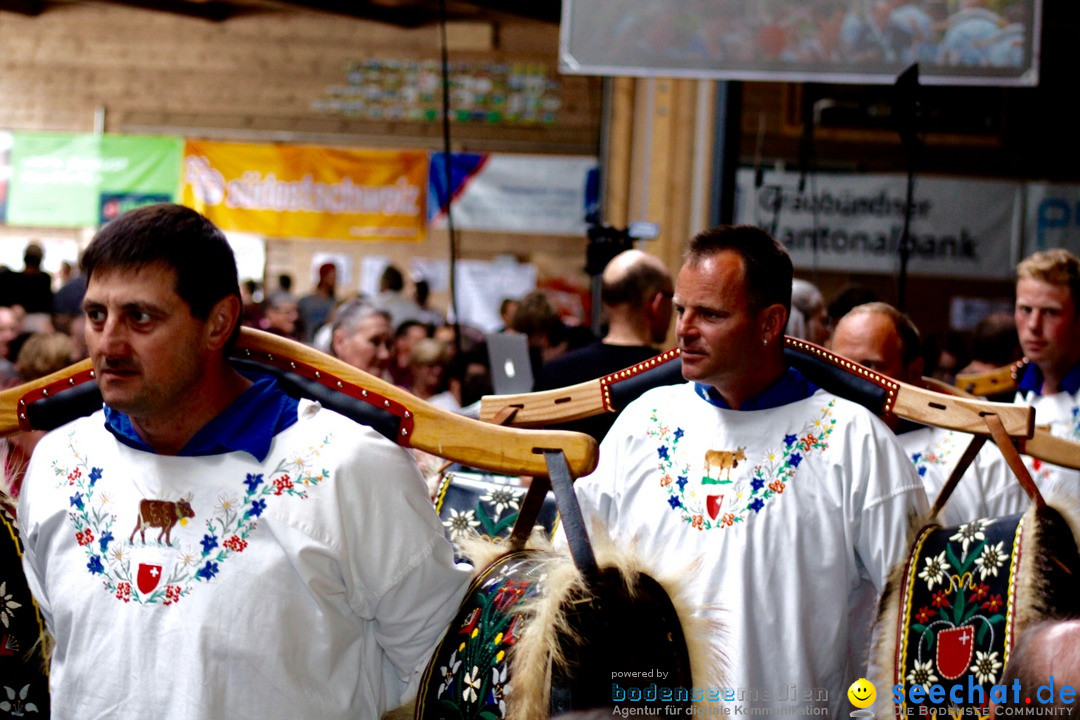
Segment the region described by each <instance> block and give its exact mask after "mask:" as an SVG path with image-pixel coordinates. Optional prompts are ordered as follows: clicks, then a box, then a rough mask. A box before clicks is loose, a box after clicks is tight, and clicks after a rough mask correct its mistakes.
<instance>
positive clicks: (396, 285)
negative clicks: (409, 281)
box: [379, 265, 405, 292]
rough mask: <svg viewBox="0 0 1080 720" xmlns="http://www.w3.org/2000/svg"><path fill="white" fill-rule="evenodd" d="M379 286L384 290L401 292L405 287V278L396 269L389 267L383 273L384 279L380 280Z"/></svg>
mask: <svg viewBox="0 0 1080 720" xmlns="http://www.w3.org/2000/svg"><path fill="white" fill-rule="evenodd" d="M379 286H380V289H382V290H389V291H390V292H401V289H402V288H403V287H405V278H404V276H402V274H401V271H400V270H398V269H397V268H396V267H394V266H393V265H387V266H386V269H385V270H383V271H382V277H380V278H379Z"/></svg>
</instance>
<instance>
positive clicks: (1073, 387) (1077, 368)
mask: <svg viewBox="0 0 1080 720" xmlns="http://www.w3.org/2000/svg"><path fill="white" fill-rule="evenodd" d="M1042 386H1043V374H1042V370H1040V369H1039V366H1038V365H1036V364H1035V363H1028V366H1027V368H1026V369H1025V370H1024V374H1023V376H1022V377H1021V378H1020V385H1019V390H1020V392H1021V393H1023V394H1025V395H1026V394H1027V393H1029V392H1033V393H1035V394H1036V395H1042ZM1061 390H1062V391H1063V392H1067V393H1068V394H1070V395H1075V394H1076V393H1077V392H1080V363H1077V364H1075V365H1073V366H1072V367H1071V368H1069V372H1067V373H1065V377H1064V378H1062V379H1061Z"/></svg>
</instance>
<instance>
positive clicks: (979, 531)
mask: <svg viewBox="0 0 1080 720" xmlns="http://www.w3.org/2000/svg"><path fill="white" fill-rule="evenodd" d="M988 524H989V523H987V521H985V520H976V521H975V522H969V523H967V524H966V525H961V526H960V527H958V528H957V529H956V534H955V535H953V536H951V537H950V538H949V540H951V541H953V542H956V541H960V547H961V548H962V549H963V552H964V556H966V555H967V551H968V546H969V545H971V544H972V543H973V542H975V541H976V540H985V539H986V533H984V532H983V529H985V528H986V526H987V525H988Z"/></svg>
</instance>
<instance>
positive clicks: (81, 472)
mask: <svg viewBox="0 0 1080 720" xmlns="http://www.w3.org/2000/svg"><path fill="white" fill-rule="evenodd" d="M332 441H333V436H332V435H327V436H326V437H325V438H323V440H322V442H321V443H316V444H314V445H312V446H311V447H309V448H308V449H307V451H306V452H300V453H294V454H292V455H290V456H289V457H287V458H282V459H281V460H280V461H279V462H278V463H277V465H276V466H275V467H274V469H273V470H272V471H270V472H269V473H246V474H245V477H243V478H242V479H241V478H237V479H236V480H235V484H234V485H233V490H226V491H225V492H223V493H222V494H220V495H218V503H217V505H216V506H215V507H214V508H213V509H210V508H207V509H206V510H205V511H202V510H200V513H199V514H200V518H205V519H204V520H203V524H204V525H205V529H204V530H199V531H196V532H195V533H194V535H193V534H192V532H191V530H190V529H187V530H179V531H177V535H178V537H177V542H176V544H175V545H174V544H173V543H172V535H171V533H172V530H173V528H175V527H176V524H177V523H180V524H181V525H184V524H185V523H186V522H187V520H188V518H193V517H195V511H194V509H193V508H192V494H188V495H186V496H185V497H184V498H182V499H180V500H177V501H168V500H152V499H143V500H141V501H139V512H138V517H137V518H136V521H135V528H134V529H133V530H132V531H131V535H130V536H129V537H128V539H127V540H126V541H125V540H123V536H121V537H119V538H117V537H115V536H114V534H113V530H114V527H115V523H116V522H117V517H118V516H117V514H116V513H114V512H112V510H113V509H114V508H115V507H116V503H115V502H114V501H113V500H112V499H111V497H110V495H112V493H110V492H106V489H110V490H114V491H115V488H116V485H115V482H116V481H115V480H113V479H112V476H111V475H110V473H109V472H108V471H107V470H106V469H105V468H104V467H97V466H94V465H93V464H92V463H91V462H90V460H89V459H88V457H87V455H86V454H85V453H84V452H82V451H81V446H80V445H79V444H78V443H76V442H75V439H74V431H72V432H71V433H70V434H69V437H68V443H69V449H70V450H71V454H72V456H73V457H74V463H73V464H69V463H65V462H61V461H59V460H54V461H53V463H52V465H53V472H54V473H55V475H56V486H57V488H58V489H61V490H62V491H63V492H64V493H65V494H67V495H68V503H69V506H70V511H69V512H68V518H69V519H70V521H71V523H72V526H73V527H72V529H73V530H74V534H75V541H76V542H77V543H78V544H79V547H81V548H82V549H83V551H84V552H85V553H86V570H87V572H89V573H90V575H92V576H97V577H100V579H101V581H102V585H103V586H104V588H105V590H106V591H107V592H109V593H110V594H113V595H115V597H116V599H117V601H119V602H124V603H135V604H139V605H159V606H163V607H168V606H172V605H175V604H177V603H178V602H180V601H181V599H183V598H184V597H187V596H188V595H189V594H191V593H192V592H193V590H194V588H195V587H197V585H198V584H200V583H209V582H212V581H213V580H214V578H216V577H217V576H218V574H219V572H220V571H221V567H222V565H223V564H224V563H225V562H226V561H228V560H229V559H230V558H233V557H236V556H238V555H242V554H243V553H244V551H245V550H246V549H247V547H248V544H249V542H250V541H251V538H252V535H253V533H254V532H255V530H256V526H257V524H258V522H259V520H260V518H262V517H263V513H264V512H266V509H267V504H268V503H273V502H279V501H281V502H284V501H286V500H287V499H288V498H293V499H295V500H304V499H306V498H307V497H308V493H309V491H311V490H312V489H314V488H317V487H318V486H319V485H320V484H321V483H322V482H323V481H325V480H326V479H328V478H329V477H330V470H329V469H328V468H326V467H322V466H321V465H320V463H319V458H320V456H321V455H322V451H323V449H324V448H325V447H326V446H327V445H329V444H330V443H331V442H332ZM198 502H199V504H200V507H202V505H203V504H207V505H208V504H209V503H208V502H207V501H204V500H199V501H198ZM150 528H158V530H159V533H158V543H162V541H164V543H163V544H162V545H161V546H159V547H155V546H154V541H153V539H151V544H150V545H149V546H147V543H146V538H145V533H146V530H148V529H150ZM136 533H139V534H140V536H141V540H142V543H141V546H140V543H137V542H135V535H136ZM198 535H202V539H201V540H198ZM196 540H197V542H195V541H196ZM193 542H194V544H192V543H193ZM164 548H170V549H168V550H165V549H164Z"/></svg>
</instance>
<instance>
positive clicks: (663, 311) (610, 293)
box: [535, 250, 674, 442]
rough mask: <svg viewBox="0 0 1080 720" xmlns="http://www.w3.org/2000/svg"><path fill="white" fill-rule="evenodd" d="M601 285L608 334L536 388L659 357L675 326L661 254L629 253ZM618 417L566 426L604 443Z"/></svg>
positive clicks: (547, 373)
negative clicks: (659, 350) (661, 344)
mask: <svg viewBox="0 0 1080 720" xmlns="http://www.w3.org/2000/svg"><path fill="white" fill-rule="evenodd" d="M600 282H601V286H600V302H601V304H602V305H603V307H604V316H605V317H606V318H607V322H608V330H607V333H606V334H605V335H604V337H603V339H601V340H598V341H597V342H594V343H592V344H591V345H587V346H585V347H583V348H581V349H579V350H575V351H573V352H569V353H567V354H565V355H563V356H562V357H559V358H556V359H555V360H553V361H551V362H549V363H546V364H545V365H544V366H543V367H542V368H541V369H540V372H539V375H538V377H537V380H536V385H535V389H536V390H551V389H554V388H560V387H565V386H567V385H575V384H577V383H580V382H585V381H587V380H593V379H595V378H598V377H603V376H604V375H608V374H610V373H613V372H616V371H617V370H622V369H623V368H626V367H629V366H630V365H633V364H634V363H639V362H641V361H642V360H648V359H649V358H651V357H653V356H654V355H656V354H657V352H658V346H659V345H660V343H662V342H664V339H665V338H666V337H667V334H668V330H669V328H670V326H671V297H672V294H673V290H674V282H673V280H672V277H671V271H669V270H668V268H667V266H666V265H664V263H663V261H661V260H660V258H658V257H656V256H655V255H649V254H648V253H645V252H642V251H641V250H626V251H624V252H621V253H619V254H618V255H616V256H615V257H614V258H612V260H611V262H609V263H608V264H607V267H605V268H604V273H603V275H602V276H601V278H600ZM615 418H616V414H615V413H605V414H603V415H600V416H597V417H593V418H587V419H585V420H581V421H578V422H574V423H568V424H566V425H563V426H560V427H563V428H565V429H570V430H577V431H578V432H584V433H588V434H589V435H592V436H593V437H594V438H596V440H597V442H599V441H600V440H603V439H604V435H606V434H607V431H608V430H609V429H610V428H611V426H612V424H613V423H614V422H615Z"/></svg>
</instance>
